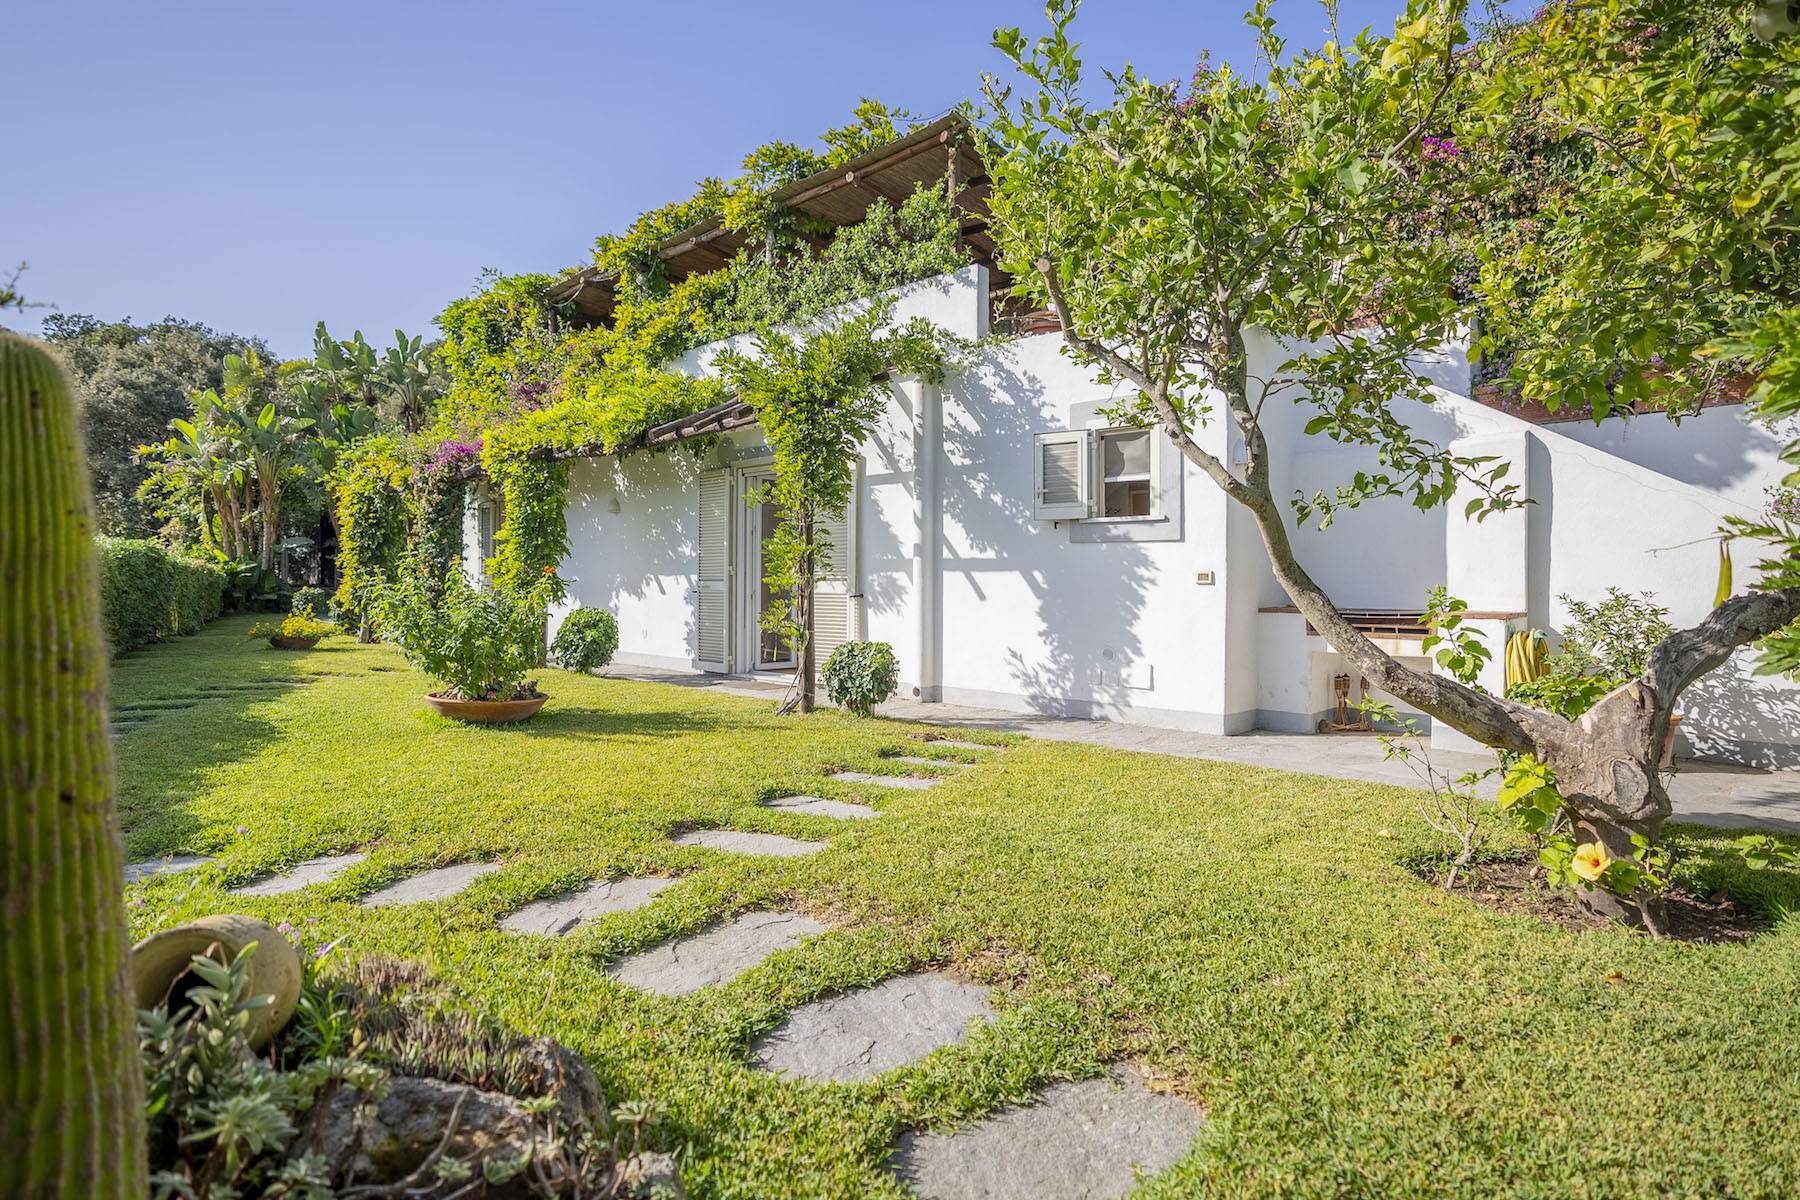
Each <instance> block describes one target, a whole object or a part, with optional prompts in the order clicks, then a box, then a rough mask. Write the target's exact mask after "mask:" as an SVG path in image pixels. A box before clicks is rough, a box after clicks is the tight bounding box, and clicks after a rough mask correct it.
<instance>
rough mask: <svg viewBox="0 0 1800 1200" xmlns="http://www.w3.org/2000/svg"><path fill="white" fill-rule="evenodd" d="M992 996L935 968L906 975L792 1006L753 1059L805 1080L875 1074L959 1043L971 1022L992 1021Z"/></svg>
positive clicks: (752, 1054) (849, 1079) (844, 1079)
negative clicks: (989, 996)
mask: <svg viewBox="0 0 1800 1200" xmlns="http://www.w3.org/2000/svg"><path fill="white" fill-rule="evenodd" d="M987 994H988V989H987V988H984V987H978V986H976V985H975V984H972V983H963V982H961V981H960V980H956V979H952V978H950V977H949V976H947V975H943V974H940V973H938V972H935V971H923V972H919V973H917V974H912V975H901V976H898V977H896V978H893V979H886V980H883V981H882V982H880V983H878V984H875V985H874V986H873V987H866V988H858V989H856V990H855V991H851V992H845V993H843V994H841V995H837V996H828V997H826V998H825V999H823V1000H815V1001H813V1002H812V1003H811V1004H807V1005H804V1006H802V1007H800V1008H797V1009H795V1010H794V1011H793V1012H792V1013H790V1014H789V1015H788V1018H787V1020H785V1021H783V1022H782V1023H781V1024H780V1025H779V1026H777V1027H776V1028H775V1029H774V1030H772V1031H771V1032H770V1033H769V1034H768V1035H767V1036H765V1037H764V1038H762V1039H761V1040H760V1041H758V1042H757V1043H756V1045H755V1046H753V1047H752V1048H751V1051H750V1057H751V1060H752V1061H753V1062H755V1063H756V1064H757V1065H758V1066H760V1067H763V1068H765V1069H766V1070H770V1071H779V1072H784V1073H786V1074H791V1075H798V1076H801V1077H803V1078H806V1079H820V1080H832V1081H835V1082H838V1083H848V1082H853V1081H855V1080H859V1079H870V1078H873V1077H874V1076H876V1075H880V1074H881V1073H883V1072H884V1071H891V1070H893V1069H894V1068H895V1067H900V1066H904V1065H905V1064H907V1063H909V1062H913V1061H914V1060H916V1059H919V1058H922V1057H924V1056H925V1055H927V1054H930V1053H931V1052H932V1051H933V1050H936V1049H938V1048H940V1047H943V1046H953V1045H955V1044H956V1043H958V1042H960V1041H962V1040H963V1039H964V1038H965V1037H966V1036H967V1035H968V1032H969V1026H970V1024H971V1023H972V1022H975V1021H986V1020H990V1019H992V1017H993V1015H994V1014H993V1010H992V1009H991V1008H989V1007H988V1002H987Z"/></svg>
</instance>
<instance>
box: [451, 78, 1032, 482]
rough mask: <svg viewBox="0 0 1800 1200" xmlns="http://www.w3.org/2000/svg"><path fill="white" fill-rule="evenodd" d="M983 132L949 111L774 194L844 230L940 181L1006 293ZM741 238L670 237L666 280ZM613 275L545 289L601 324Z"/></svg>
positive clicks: (993, 287) (650, 434)
mask: <svg viewBox="0 0 1800 1200" xmlns="http://www.w3.org/2000/svg"><path fill="white" fill-rule="evenodd" d="M979 136H980V135H979V134H978V133H977V132H976V131H975V129H974V128H973V127H972V126H971V125H970V124H969V122H968V121H967V120H966V119H964V118H963V116H962V115H961V114H960V113H950V114H949V115H947V116H943V117H939V118H938V119H937V120H935V121H931V122H929V123H927V124H925V125H921V126H920V127H919V128H917V129H915V130H913V131H912V132H911V133H908V134H907V135H906V136H905V137H902V138H899V139H897V140H895V141H892V142H889V143H888V144H887V145H885V146H878V147H876V148H875V149H873V150H871V151H869V152H868V153H866V154H863V155H860V156H858V157H857V158H853V159H851V160H850V161H849V162H847V163H845V164H843V165H842V166H839V167H834V168H832V169H831V170H829V171H820V172H818V173H817V174H814V175H809V176H807V177H806V178H804V179H797V180H795V181H794V182H793V183H790V184H788V185H787V186H785V187H783V188H780V189H779V190H777V191H775V192H774V193H772V195H771V199H772V200H773V201H774V202H775V203H777V204H780V205H783V206H785V207H787V208H789V209H792V210H794V211H795V212H798V213H802V214H804V215H806V216H809V217H813V218H815V219H817V220H819V221H821V222H824V223H826V224H828V225H830V226H832V227H833V228H834V229H843V228H845V227H847V226H851V225H855V224H857V223H858V222H860V221H862V220H863V219H864V218H865V217H866V216H867V215H868V212H869V209H870V207H871V206H873V205H874V204H875V203H876V202H877V201H881V202H885V203H888V204H892V205H895V206H898V205H899V204H900V203H901V201H903V200H905V199H906V198H907V197H908V196H910V195H912V194H913V191H914V190H915V189H916V188H918V187H919V186H920V185H924V186H927V187H938V186H941V187H943V188H944V189H945V192H946V194H947V195H948V196H949V197H950V200H951V203H952V204H953V205H954V206H955V208H956V210H957V211H958V213H959V214H960V220H959V222H958V235H959V236H960V237H961V238H962V240H963V244H964V245H966V246H967V247H968V249H969V257H970V259H971V260H972V261H974V262H978V263H981V264H982V265H984V266H986V267H987V268H988V271H989V292H990V296H991V297H994V298H998V297H1001V296H1004V295H1005V294H1006V293H1007V292H1008V291H1010V290H1011V287H1012V278H1011V276H1009V275H1007V274H1006V273H1005V272H1004V271H1001V270H1000V269H999V268H998V267H997V266H996V265H995V261H994V259H995V253H996V252H995V247H994V242H993V239H992V238H991V237H990V236H989V234H988V231H987V201H988V194H989V191H990V187H989V183H988V177H987V169H986V167H985V166H984V165H983V163H982V161H981V155H980V154H979V153H977V151H976V149H975V145H976V139H977V138H978V137H979ZM829 240H830V235H829V234H826V235H823V236H821V237H820V238H819V240H818V242H817V245H818V246H819V247H821V248H822V247H823V246H824V245H826V244H828V243H829ZM747 244H748V239H747V238H746V237H745V235H744V234H743V233H741V232H740V231H737V230H731V229H726V228H725V227H724V226H723V225H721V224H720V223H719V220H718V219H717V218H711V219H708V220H705V221H702V222H700V223H698V224H696V225H692V226H689V227H688V228H686V229H684V230H682V231H681V232H679V233H677V234H675V235H674V236H673V237H670V238H668V239H667V240H665V241H664V242H662V243H661V244H660V245H659V246H658V247H657V249H656V252H657V254H658V255H659V256H660V257H661V258H662V261H663V264H664V269H665V270H666V271H667V272H668V276H669V278H670V279H671V280H679V279H683V278H685V277H687V276H689V275H695V274H704V273H706V272H708V271H716V270H719V269H720V268H722V267H724V266H725V265H726V264H728V263H729V262H730V261H731V260H732V258H734V257H735V256H736V255H737V254H738V252H739V251H741V250H743V249H744V247H745V246H746V245H747ZM617 279H618V276H617V275H616V274H614V273H612V272H601V271H600V270H598V269H597V268H594V267H588V268H586V269H584V270H581V271H577V272H576V273H575V274H573V275H571V276H569V277H568V278H566V279H564V280H561V281H560V282H558V283H557V284H555V285H554V286H553V287H552V288H551V289H550V299H551V300H552V301H553V302H554V303H557V304H563V305H567V306H568V309H567V310H566V311H568V312H569V314H570V316H571V317H572V318H573V319H574V320H576V321H579V322H581V323H583V324H587V325H607V324H610V323H611V321H612V316H613V305H614V301H615V296H616V293H615V286H614V285H615V283H616V281H617ZM755 421H756V414H755V412H754V411H753V410H752V409H751V407H750V406H749V405H748V404H745V403H744V402H742V401H740V400H736V399H730V400H726V401H724V402H722V403H720V404H715V405H713V406H712V407H711V408H705V409H701V410H700V411H699V412H695V413H689V414H688V415H687V416H684V417H679V418H677V419H675V420H673V421H669V422H666V423H664V424H662V425H657V426H655V427H653V428H651V429H648V430H646V431H645V432H644V434H643V435H642V436H641V437H639V438H638V439H637V440H636V441H634V442H633V443H632V444H631V445H628V446H620V447H617V449H616V451H615V452H616V453H619V454H628V453H631V452H634V451H638V450H653V449H657V448H660V447H664V446H672V445H675V444H676V443H678V442H684V441H687V440H688V439H690V438H697V437H707V436H709V435H712V434H718V433H727V432H729V431H731V430H733V429H741V428H743V427H744V426H746V425H750V424H753V423H755ZM601 453H603V451H602V450H601V448H600V447H597V446H578V447H570V448H566V449H565V448H562V447H544V448H543V449H540V450H537V451H533V452H532V454H531V457H532V458H535V459H539V460H542V461H551V462H554V461H558V460H563V459H576V458H594V457H597V456H598V455H600V454H601ZM481 475H482V471H481V469H480V467H479V466H470V467H468V468H466V469H465V470H464V471H463V472H462V475H461V477H462V478H464V479H476V478H479V477H481Z"/></svg>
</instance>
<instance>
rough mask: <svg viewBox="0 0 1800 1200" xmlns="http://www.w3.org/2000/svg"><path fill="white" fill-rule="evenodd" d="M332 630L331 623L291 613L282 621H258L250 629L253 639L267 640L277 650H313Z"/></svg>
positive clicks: (302, 614)
mask: <svg viewBox="0 0 1800 1200" xmlns="http://www.w3.org/2000/svg"><path fill="white" fill-rule="evenodd" d="M331 630H332V626H331V623H330V622H329V621H321V620H319V619H318V618H317V617H313V616H308V615H306V614H304V613H289V614H288V615H287V616H285V617H283V618H282V619H281V620H280V621H258V622H257V623H256V624H254V625H252V626H251V627H250V636H251V637H253V638H267V639H268V641H269V645H271V646H273V647H275V649H277V650H311V649H312V648H313V647H314V646H316V645H318V644H319V639H320V638H322V637H324V636H325V635H326V634H328V633H330V632H331Z"/></svg>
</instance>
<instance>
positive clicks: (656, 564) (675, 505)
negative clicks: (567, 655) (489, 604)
mask: <svg viewBox="0 0 1800 1200" xmlns="http://www.w3.org/2000/svg"><path fill="white" fill-rule="evenodd" d="M702 465H703V464H702V463H701V462H700V460H698V459H696V458H695V457H694V455H692V454H690V453H689V452H687V451H686V450H684V449H675V450H670V451H668V452H666V453H663V454H659V455H656V456H653V457H652V456H648V455H643V454H639V455H634V456H631V457H628V458H624V459H618V458H594V459H583V460H581V461H580V462H578V463H577V464H576V465H575V471H576V475H575V478H574V479H572V480H571V481H570V487H569V504H568V508H567V517H568V524H569V544H570V552H569V558H568V560H567V561H568V563H569V565H570V567H571V568H577V569H576V570H575V572H574V578H573V579H572V581H571V584H570V588H569V602H570V603H572V604H576V603H578V604H581V605H583V606H585V607H588V608H604V609H606V610H607V611H609V612H611V613H612V614H613V615H614V616H615V617H617V618H619V621H620V624H621V634H623V633H624V629H623V626H624V624H625V623H626V622H627V621H629V620H631V619H632V616H631V614H632V612H633V611H634V610H639V611H656V612H666V611H667V608H668V605H669V603H670V599H669V597H670V595H671V593H672V592H675V591H679V592H680V593H681V596H680V603H681V605H682V608H683V611H685V612H686V614H687V629H686V633H685V635H684V644H685V645H686V647H687V649H686V651H685V653H686V655H687V656H688V657H690V658H691V657H693V655H694V654H695V652H696V646H697V644H698V643H697V640H696V639H697V630H696V629H695V628H694V614H695V612H696V597H695V591H694V580H695V573H696V566H695V563H696V546H695V542H694V538H695V528H694V526H695V522H696V520H697V519H698V515H697V513H698V510H697V509H696V507H695V503H696V502H695V497H696V496H697V495H698V494H699V487H700V482H699V481H700V472H701V469H702ZM615 500H616V501H617V502H618V507H619V510H620V511H619V512H617V513H615V512H614V511H613V502H614V501H615ZM653 596H654V597H655V600H656V603H655V604H654V605H653V606H649V605H638V604H632V603H628V602H629V601H649V600H651V599H652V597H653ZM648 632H651V631H639V632H637V633H636V634H635V636H633V637H632V638H630V639H622V640H629V641H632V642H634V643H636V642H642V641H644V640H645V636H644V635H645V634H646V633H648ZM649 640H651V641H657V640H660V639H655V638H651V639H649Z"/></svg>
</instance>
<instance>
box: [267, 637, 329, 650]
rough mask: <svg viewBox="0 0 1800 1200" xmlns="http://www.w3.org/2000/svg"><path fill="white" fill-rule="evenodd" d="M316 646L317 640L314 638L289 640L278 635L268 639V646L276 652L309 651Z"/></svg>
mask: <svg viewBox="0 0 1800 1200" xmlns="http://www.w3.org/2000/svg"><path fill="white" fill-rule="evenodd" d="M318 644H319V639H318V638H316V637H310V638H291V637H282V636H281V635H280V634H276V635H275V636H274V637H272V638H270V639H269V645H271V646H273V647H275V648H276V649H277V650H311V649H312V648H313V647H314V646H316V645H318Z"/></svg>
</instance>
